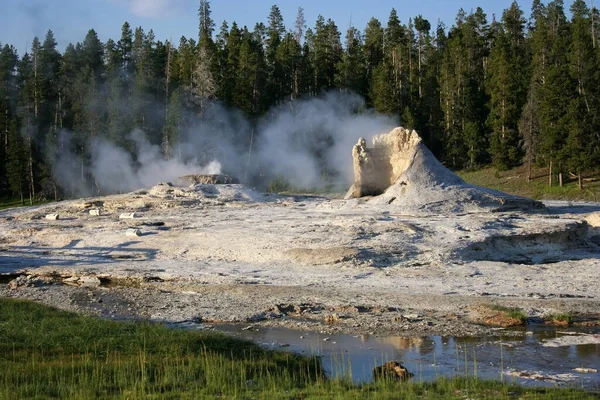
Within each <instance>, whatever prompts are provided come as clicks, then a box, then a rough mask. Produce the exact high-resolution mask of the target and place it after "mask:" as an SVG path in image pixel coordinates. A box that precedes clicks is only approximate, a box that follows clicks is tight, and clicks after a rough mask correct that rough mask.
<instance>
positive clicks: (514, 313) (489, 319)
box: [470, 305, 526, 328]
mask: <svg viewBox="0 0 600 400" xmlns="http://www.w3.org/2000/svg"><path fill="white" fill-rule="evenodd" d="M470 319H471V321H473V322H475V323H478V324H482V325H486V326H496V327H500V328H509V327H511V326H520V325H524V324H525V322H526V317H525V316H524V314H522V311H520V310H519V309H516V308H508V307H500V306H494V305H485V306H478V307H475V308H474V309H473V310H472V315H471V316H470Z"/></svg>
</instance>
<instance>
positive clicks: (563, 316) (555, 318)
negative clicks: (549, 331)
mask: <svg viewBox="0 0 600 400" xmlns="http://www.w3.org/2000/svg"><path fill="white" fill-rule="evenodd" d="M544 319H545V320H546V321H550V322H554V323H556V322H558V323H562V324H565V325H571V324H572V323H573V316H572V315H571V314H569V313H558V314H550V315H547V316H545V317H544Z"/></svg>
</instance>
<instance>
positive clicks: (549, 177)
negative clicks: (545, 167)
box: [548, 161, 552, 186]
mask: <svg viewBox="0 0 600 400" xmlns="http://www.w3.org/2000/svg"><path fill="white" fill-rule="evenodd" d="M548 179H549V182H548V184H549V185H550V186H552V161H550V171H549V172H548Z"/></svg>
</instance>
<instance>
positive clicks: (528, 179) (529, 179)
mask: <svg viewBox="0 0 600 400" xmlns="http://www.w3.org/2000/svg"><path fill="white" fill-rule="evenodd" d="M531 158H532V157H531V150H530V151H529V154H528V156H527V182H531Z"/></svg>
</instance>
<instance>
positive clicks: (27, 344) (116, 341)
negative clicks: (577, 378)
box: [0, 298, 595, 399]
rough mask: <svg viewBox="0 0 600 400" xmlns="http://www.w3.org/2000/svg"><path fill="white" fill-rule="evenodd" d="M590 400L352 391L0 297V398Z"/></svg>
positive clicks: (219, 343) (307, 367) (465, 385)
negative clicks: (515, 399) (518, 399)
mask: <svg viewBox="0 0 600 400" xmlns="http://www.w3.org/2000/svg"><path fill="white" fill-rule="evenodd" d="M24 398H36V399H46V398H69V399H95V398H127V399H148V398H149V399H154V398H156V399H179V398H189V399H198V398H243V399H246V398H260V399H331V398H334V399H335V398H337V399H351V398H372V399H417V398H418V399H421V398H425V399H455V398H463V399H464V398H477V399H483V398H487V399H508V398H522V399H588V398H589V399H592V398H595V397H594V396H593V395H592V394H589V393H585V392H583V391H578V390H571V389H543V388H539V389H532V388H528V389H525V388H522V387H517V386H511V385H507V384H502V383H498V382H486V381H480V380H478V379H476V378H473V377H470V378H469V377H467V378H455V379H444V378H440V379H439V380H437V381H436V382H434V383H419V382H409V383H399V382H379V383H376V384H368V385H354V384H352V383H351V382H350V381H348V380H327V379H326V377H324V375H323V372H322V369H321V365H320V363H319V360H318V359H317V358H315V357H303V356H299V355H295V354H291V353H285V352H274V351H267V350H264V349H261V348H260V347H258V346H256V345H254V344H252V343H250V342H247V341H242V340H237V339H232V338H228V337H226V336H223V335H220V334H215V333H206V332H196V331H183V330H174V329H169V328H166V327H164V326H162V325H159V324H151V323H124V322H114V321H105V320H99V319H96V318H93V317H87V316H81V315H76V314H72V313H67V312H63V311H58V310H56V309H52V308H49V307H45V306H41V305H38V304H34V303H31V302H25V301H20V300H12V299H2V298H0V399H24Z"/></svg>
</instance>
